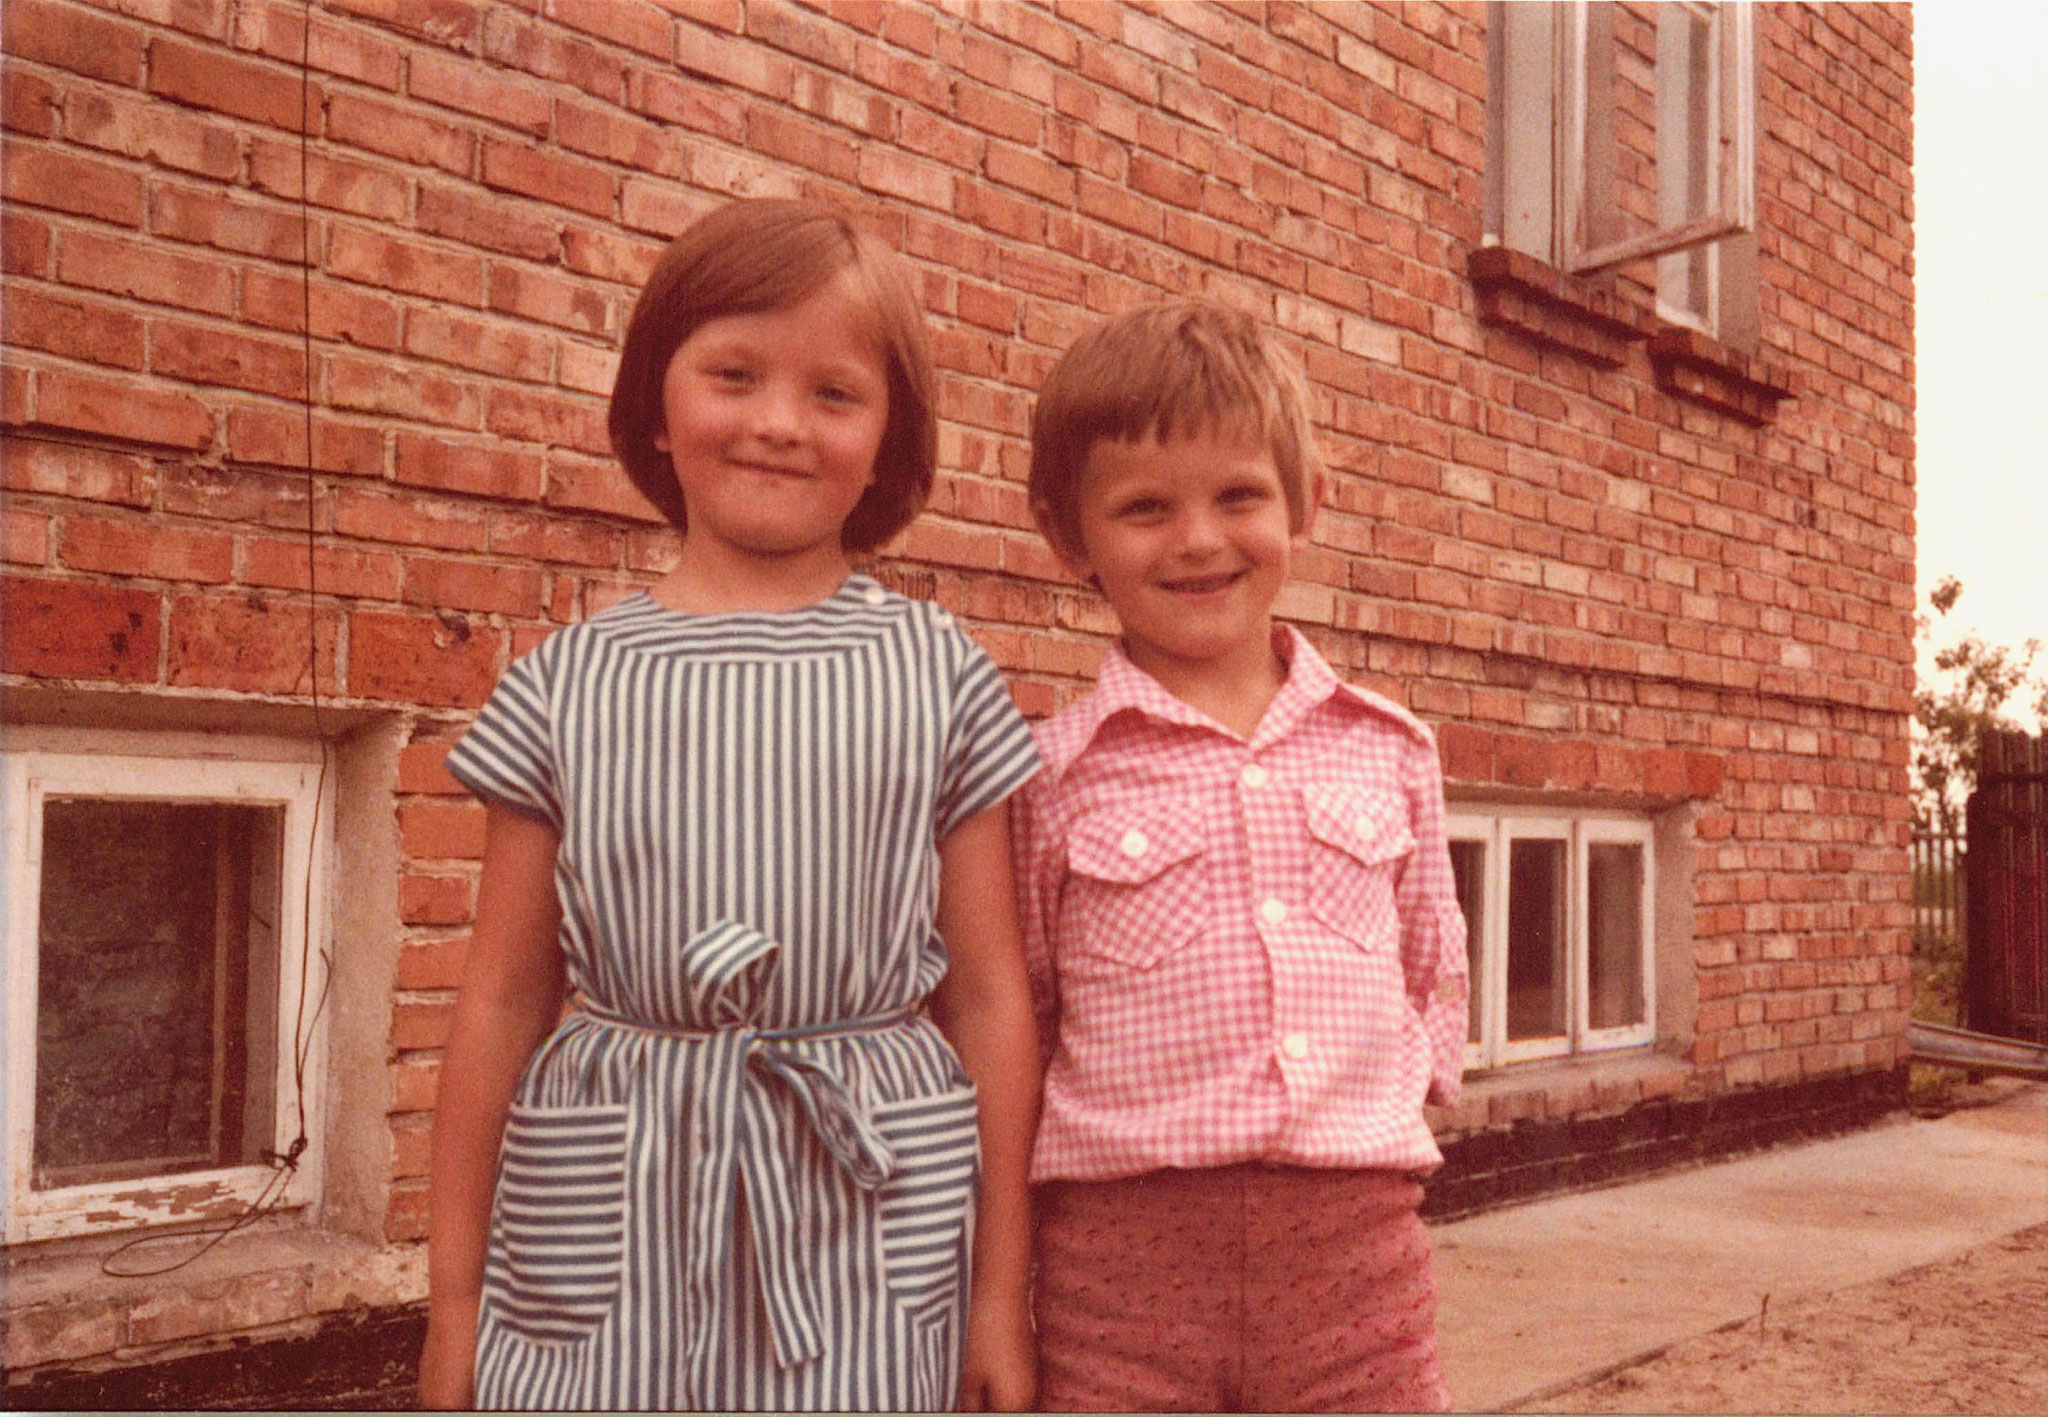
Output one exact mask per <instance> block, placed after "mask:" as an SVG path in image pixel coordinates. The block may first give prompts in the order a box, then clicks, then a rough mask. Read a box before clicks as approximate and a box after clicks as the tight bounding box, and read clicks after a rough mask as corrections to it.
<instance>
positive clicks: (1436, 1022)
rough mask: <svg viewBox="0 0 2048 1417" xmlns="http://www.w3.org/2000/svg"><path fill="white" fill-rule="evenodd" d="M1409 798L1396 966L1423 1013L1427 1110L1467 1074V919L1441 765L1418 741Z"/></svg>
mask: <svg viewBox="0 0 2048 1417" xmlns="http://www.w3.org/2000/svg"><path fill="white" fill-rule="evenodd" d="M1407 789H1408V800H1409V802H1410V804H1411V812H1412V814H1413V820H1412V824H1411V825H1412V830H1413V831H1414V834H1415V854H1414V855H1413V856H1411V857H1410V858H1409V860H1408V865H1407V867H1406V868H1405V869H1404V871H1403V872H1402V875H1401V880H1400V884H1399V885H1398V886H1397V887H1396V890H1395V900H1396V904H1397V906H1398V908H1399V911H1400V917H1401V968H1402V973H1403V975H1404V976H1405V977H1406V980H1407V985H1408V1001H1409V1002H1410V1003H1411V1004H1413V1005H1414V1006H1415V1011H1416V1012H1417V1013H1418V1014H1420V1015H1421V1016H1422V1030H1423V1036H1424V1037H1425V1038H1426V1039H1427V1040H1428V1043H1429V1096H1428V1098H1427V1099H1426V1100H1427V1101H1428V1102H1429V1103H1430V1104H1431V1105H1432V1106H1436V1107H1448V1106H1450V1105H1451V1104H1452V1103H1454V1102H1456V1101H1457V1100H1458V1090H1459V1087H1460V1085H1461V1082H1462V1079H1463V1076H1464V1071H1465V1035H1466V1032H1467V1028H1468V1020H1469V1012H1468V1009H1469V1005H1468V1003H1467V996H1468V993H1469V990H1470V981H1469V980H1468V979H1467V977H1466V976H1467V973H1468V966H1467V963H1466V957H1465V915H1464V912H1463V911H1461V910H1460V909H1459V908H1458V886H1457V878H1456V876H1454V875H1453V874H1452V872H1451V851H1450V843H1449V842H1448V840H1447V839H1446V837H1445V827H1444V780H1443V768H1442V766H1441V764H1439V763H1438V761H1437V755H1436V744H1435V743H1434V742H1433V741H1432V742H1431V743H1430V744H1429V745H1428V746H1426V747H1425V746H1423V745H1421V744H1417V745H1416V746H1415V747H1414V749H1413V750H1411V752H1410V754H1409V759H1408V783H1407Z"/></svg>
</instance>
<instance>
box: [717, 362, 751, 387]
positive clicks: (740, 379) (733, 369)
mask: <svg viewBox="0 0 2048 1417" xmlns="http://www.w3.org/2000/svg"><path fill="white" fill-rule="evenodd" d="M711 377H712V378H713V379H715V380H717V381H718V382H719V383H721V384H726V385H729V386H731V387H733V388H743V387H745V386H746V385H748V384H750V383H752V382H753V379H754V371H753V370H751V369H749V368H747V367H746V366H745V365H744V364H715V365H713V366H712V368H711Z"/></svg>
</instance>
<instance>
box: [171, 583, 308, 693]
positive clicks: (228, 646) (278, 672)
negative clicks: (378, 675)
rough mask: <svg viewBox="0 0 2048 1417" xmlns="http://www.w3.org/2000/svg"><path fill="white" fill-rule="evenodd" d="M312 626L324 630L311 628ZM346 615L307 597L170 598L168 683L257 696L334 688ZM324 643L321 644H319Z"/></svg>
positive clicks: (182, 596) (190, 596) (188, 596)
mask: <svg viewBox="0 0 2048 1417" xmlns="http://www.w3.org/2000/svg"><path fill="white" fill-rule="evenodd" d="M309 626H315V627H317V633H308V629H309ZM338 628H339V621H338V620H337V619H336V617H335V615H334V614H333V613H332V612H331V611H327V610H320V611H317V612H316V611H314V610H312V609H311V608H309V607H308V606H307V605H306V603H305V602H304V601H300V600H277V599H260V598H258V597H256V596H233V597H228V596H197V595H179V596H173V597H172V598H171V633H170V660H169V678H168V682H170V683H172V684H177V685H182V686H186V687H191V688H203V689H235V690H239V691H241V692H243V693H250V694H310V693H312V692H314V690H315V689H316V688H317V689H318V690H320V691H321V692H323V693H329V694H331V693H333V692H334V690H335V689H336V687H337V686H338V678H339V676H337V674H336V673H335V640H336V631H337V630H338ZM316 642H317V649H316V647H315V645H316Z"/></svg>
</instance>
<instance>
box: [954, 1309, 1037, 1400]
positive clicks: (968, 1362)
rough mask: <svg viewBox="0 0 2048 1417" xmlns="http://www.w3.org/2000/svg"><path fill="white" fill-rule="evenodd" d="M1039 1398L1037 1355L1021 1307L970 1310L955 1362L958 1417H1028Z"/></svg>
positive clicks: (1025, 1313)
mask: <svg viewBox="0 0 2048 1417" xmlns="http://www.w3.org/2000/svg"><path fill="white" fill-rule="evenodd" d="M1037 1395H1038V1353H1037V1349H1036V1346H1035V1345H1034V1344H1033V1342H1032V1337H1031V1317H1030V1315H1029V1313H1028V1312H1026V1309H1025V1306H1024V1305H1022V1304H999V1303H996V1302H994V1301H993V1300H991V1301H988V1302H983V1303H975V1304H972V1305H970V1306H969V1309H968V1316H967V1343H966V1346H965V1351H964V1352H963V1353H962V1355H961V1360H960V1410H961V1411H962V1412H1028V1411H1030V1410H1031V1402H1032V1399H1033V1398H1035V1397H1036V1396H1037Z"/></svg>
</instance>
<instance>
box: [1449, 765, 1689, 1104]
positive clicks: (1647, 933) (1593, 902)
mask: <svg viewBox="0 0 2048 1417" xmlns="http://www.w3.org/2000/svg"><path fill="white" fill-rule="evenodd" d="M1449 835H1450V848H1451V868H1452V871H1453V873H1454V875H1455V876H1456V879H1457V889H1458V903H1459V905H1460V906H1461V907H1463V909H1464V913H1465V926H1466V950H1467V962H1468V964H1469V965H1470V967H1471V975H1472V994H1471V997H1472V1005H1471V1017H1470V1024H1469V1028H1468V1031H1467V1034H1466V1050H1465V1055H1466V1056H1465V1062H1466V1066H1467V1067H1468V1068H1471V1069H1486V1068H1493V1067H1499V1066H1501V1065H1503V1064H1509V1063H1520V1062H1529V1061H1533V1060H1535V1059H1539V1058H1554V1057H1560V1056H1564V1055H1568V1054H1574V1053H1591V1052H1598V1051H1602V1050H1606V1049H1613V1048H1628V1047H1636V1046H1639V1045H1642V1044H1646V1043H1650V1042H1651V1041H1653V1040H1654V1038H1655V1036H1656V1022H1657V1020H1656V992H1655V991H1656V982H1655V981H1656V959H1655V941H1656V938H1657V932H1656V918H1655V900H1656V878H1655V875H1654V872H1655V853H1654V846H1653V834H1652V830H1651V826H1650V823H1649V822H1647V821H1644V820H1641V819H1639V818H1631V817H1628V816H1626V815H1622V814H1606V813H1593V812H1588V813H1581V814H1572V815H1564V814H1560V815H1549V814H1543V815H1537V814H1534V813H1531V812H1529V811H1528V809H1502V810H1501V811H1499V812H1485V811H1479V810H1473V809H1469V808H1466V807H1464V806H1463V805H1462V804H1461V805H1460V807H1459V808H1458V809H1457V810H1456V811H1454V813H1453V814H1452V816H1451V818H1450V831H1449Z"/></svg>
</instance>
